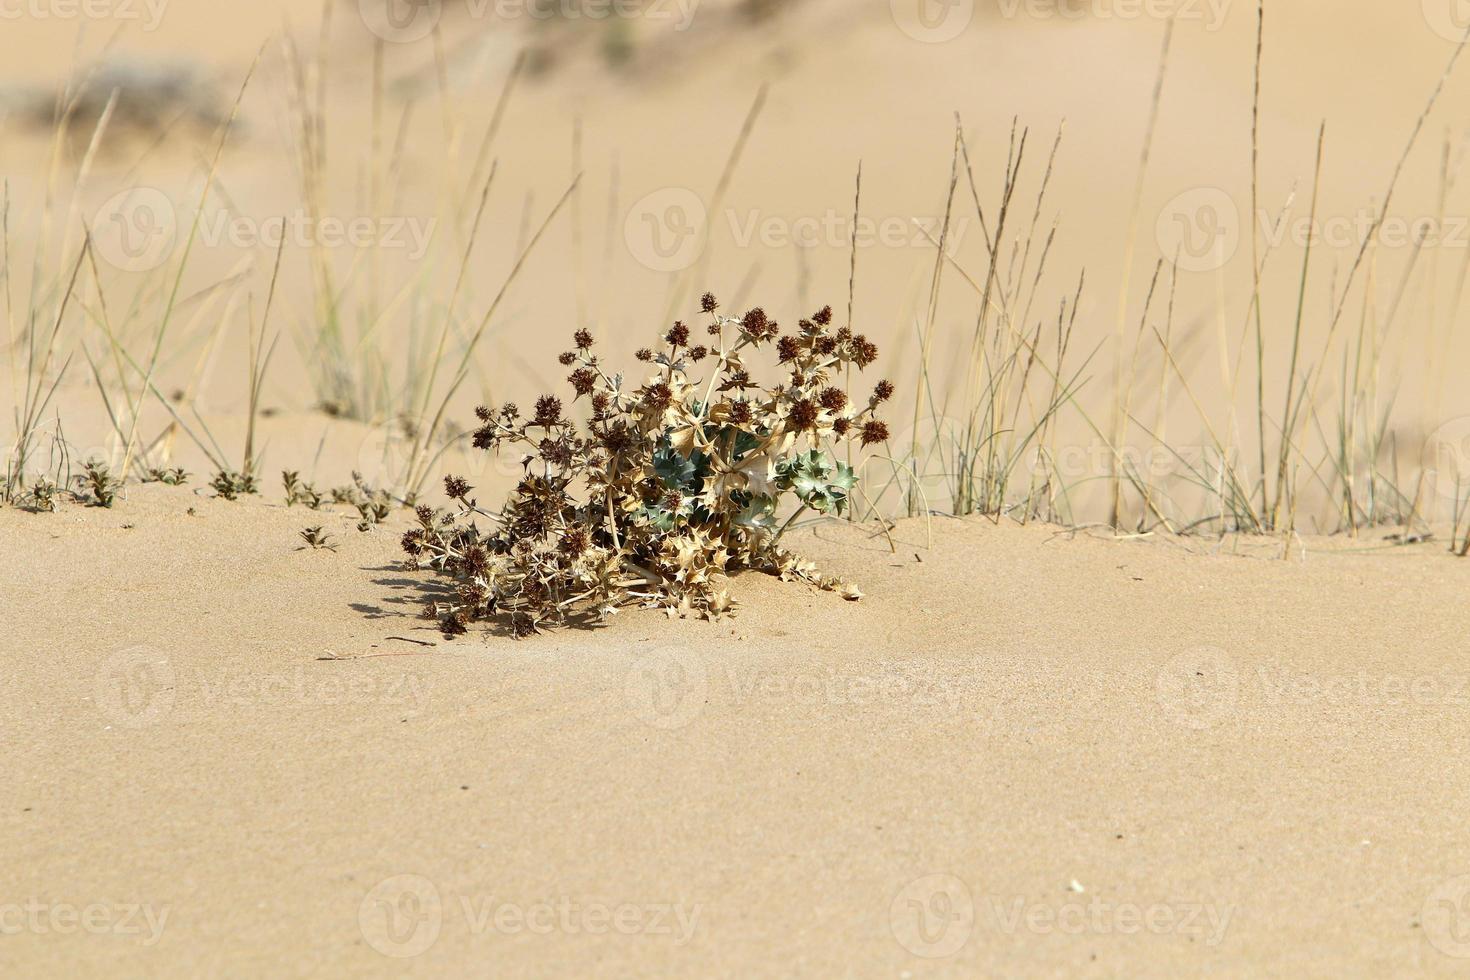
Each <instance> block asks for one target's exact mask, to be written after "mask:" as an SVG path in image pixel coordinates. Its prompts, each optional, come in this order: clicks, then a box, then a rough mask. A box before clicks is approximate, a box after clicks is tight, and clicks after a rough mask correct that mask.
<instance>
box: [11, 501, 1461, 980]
mask: <svg viewBox="0 0 1470 980" xmlns="http://www.w3.org/2000/svg"><path fill="white" fill-rule="evenodd" d="M190 508H192V512H190V510H189V509H190ZM305 518H306V515H305V514H304V513H303V512H302V511H300V510H296V511H288V510H286V509H284V508H283V507H281V506H279V505H272V504H268V503H264V502H261V501H250V502H245V503H241V504H234V505H232V504H227V503H225V502H222V501H217V500H214V499H212V498H209V497H208V496H206V495H195V494H192V493H190V492H189V491H188V490H178V489H168V488H161V487H152V488H144V489H135V490H131V491H130V492H129V494H128V499H127V500H126V501H125V502H122V503H120V504H119V505H118V507H117V508H116V509H114V510H111V511H103V510H84V509H80V508H75V507H69V508H67V509H65V510H63V512H61V513H60V514H57V515H50V516H36V515H30V514H24V513H19V512H15V511H5V512H0V535H3V537H4V539H5V541H6V553H7V555H8V556H10V560H9V561H7V562H6V571H5V582H4V592H5V596H6V602H5V605H6V617H5V618H6V631H5V632H6V638H5V648H6V662H7V663H8V664H9V669H8V670H7V671H6V672H5V674H4V676H3V680H0V693H3V697H4V699H5V703H6V704H7V705H9V706H10V708H9V710H8V711H7V712H6V726H5V728H6V731H5V736H6V753H5V755H6V760H7V761H6V764H5V777H4V778H5V787H6V788H5V793H4V797H3V808H0V842H3V843H0V849H3V860H0V927H3V929H4V933H5V934H4V935H3V937H0V972H4V974H5V975H7V976H17V977H20V976H43V975H50V976H57V975H73V976H80V975H97V974H108V975H126V976H186V975H187V976H245V975H257V976H258V975H266V974H269V975H273V976H306V975H322V974H333V975H343V974H352V975H389V974H397V973H399V972H401V971H404V970H405V969H406V970H407V971H408V972H411V973H415V974H419V975H445V974H450V973H455V974H464V973H472V972H473V973H476V974H480V975H493V976H537V975H540V976H544V975H548V974H551V973H557V974H561V975H599V976H626V975H654V974H669V973H679V974H683V975H717V976H736V975H739V976H752V975H755V976H764V975H792V974H793V973H803V974H808V975H812V974H815V975H827V976H837V975H853V976H857V975H862V976H873V975H890V976H910V975H913V976H927V975H961V974H971V975H973V974H976V973H981V974H987V975H1009V976H1022V975H1061V974H1066V975H1078V974H1081V975H1098V976H1119V975H1128V976H1137V975H1161V976H1179V975H1194V974H1207V973H1213V974H1224V973H1231V974H1235V975H1240V974H1243V973H1251V974H1254V975H1275V976H1287V975H1293V976H1305V975H1315V976H1326V975H1334V976H1340V975H1379V976H1382V975H1385V974H1388V973H1390V972H1395V973H1399V974H1401V975H1402V974H1406V973H1410V972H1423V973H1428V974H1446V975H1449V974H1452V973H1456V972H1462V971H1463V970H1464V968H1465V964H1466V959H1465V957H1467V956H1470V916H1467V915H1466V914H1464V913H1465V912H1466V910H1470V903H1467V902H1466V896H1467V895H1470V877H1462V876H1464V875H1467V873H1470V838H1467V837H1466V835H1465V833H1464V828H1463V814H1464V813H1465V810H1466V806H1467V805H1470V790H1467V786H1470V763H1467V761H1466V758H1465V754H1464V753H1463V752H1462V751H1461V750H1460V748H1459V744H1460V741H1461V735H1462V733H1463V719H1464V716H1465V711H1466V705H1467V703H1470V683H1467V680H1470V666H1467V664H1466V662H1465V658H1464V649H1465V644H1464V639H1463V623H1462V621H1461V617H1460V616H1459V614H1458V609H1459V608H1460V607H1461V598H1462V596H1463V594H1464V592H1465V590H1466V588H1467V586H1470V565H1466V564H1465V563H1463V562H1457V561H1454V560H1452V559H1450V558H1449V557H1448V556H1446V555H1445V554H1444V553H1443V550H1442V548H1441V547H1440V546H1438V545H1423V546H1417V547H1410V548H1399V549H1391V550H1390V549H1385V548H1382V547H1378V545H1380V544H1381V542H1372V541H1369V542H1360V543H1359V544H1358V545H1357V546H1355V547H1349V546H1347V545H1346V544H1345V543H1344V542H1319V541H1309V542H1305V550H1301V549H1298V550H1297V551H1295V552H1294V555H1293V558H1292V559H1291V560H1290V561H1279V560H1268V558H1266V557H1265V556H1262V555H1248V554H1245V553H1240V552H1237V549H1234V548H1231V547H1224V548H1220V549H1215V548H1213V547H1211V548H1206V547H1205V546H1203V545H1199V544H1195V545H1192V546H1190V547H1185V546H1183V545H1180V544H1177V543H1175V542H1169V541H1161V540H1150V541H1113V540H1097V539H1094V538H1090V537H1087V536H1085V535H1070V534H1061V533H1059V532H1057V531H1056V530H1055V529H1052V528H1045V527H1035V526H1033V527H1026V528H1021V527H1016V526H1010V525H1004V526H995V525H991V524H989V523H987V522H981V521H965V522H960V521H953V520H944V521H938V522H936V524H935V532H936V533H935V539H934V540H935V547H933V548H929V547H927V535H928V529H927V528H926V526H925V523H924V522H922V521H910V522H906V523H903V524H901V525H900V526H899V528H897V529H896V531H895V538H896V544H897V552H896V553H891V552H890V551H889V549H888V547H887V545H886V543H885V542H884V541H883V539H882V538H881V537H879V538H877V539H875V538H873V537H872V536H871V534H870V533H869V532H867V531H862V530H858V529H854V528H848V527H836V526H828V527H822V528H817V529H814V530H813V531H809V532H806V533H804V534H803V535H801V537H800V538H799V543H800V547H801V548H802V550H804V551H805V552H807V553H808V554H810V555H811V556H813V557H815V558H818V559H820V560H821V562H822V563H823V564H824V565H825V566H827V567H828V568H830V569H831V570H833V571H836V572H839V573H842V574H845V575H847V576H849V577H851V578H852V579H854V580H855V581H857V582H858V583H860V584H861V586H862V587H863V588H864V589H865V590H866V591H867V592H868V598H867V599H866V600H864V601H863V602H862V603H859V604H857V605H848V604H844V603H842V602H840V601H839V600H837V599H835V598H833V597H831V596H828V595H822V594H814V593H812V592H810V591H807V590H805V589H804V588H801V587H798V586H783V585H781V584H780V583H777V582H774V581H772V580H769V579H766V578H763V577H751V576H746V577H742V578H741V579H740V581H739V583H738V587H737V594H738V596H739V598H740V599H741V600H742V601H743V603H744V606H743V609H742V610H741V612H740V614H739V615H738V616H737V617H736V618H733V619H728V620H725V621H722V622H719V623H715V624H708V623H697V622H678V623H672V624H671V623H668V622H666V621H665V620H664V619H663V617H662V616H658V615H654V614H645V613H637V612H635V613H631V614H627V615H624V616H622V617H620V618H619V619H618V620H617V621H616V622H615V623H614V624H613V625H612V626H610V627H608V628H607V629H605V630H602V631H599V632H596V633H588V632H565V633H560V634H556V635H551V636H547V637H544V638H541V639H537V640H534V641H531V642H521V643H516V642H514V641H511V640H507V639H503V638H499V637H495V636H485V635H475V636H471V637H468V638H463V639H459V640H455V641H453V642H448V641H444V640H443V639H441V638H440V637H439V636H438V635H437V634H436V633H434V632H432V631H431V630H426V629H425V628H424V625H425V624H423V623H422V622H421V621H419V620H417V619H415V618H413V614H414V612H415V611H416V606H417V602H418V601H419V599H420V598H421V596H422V595H423V594H424V593H425V590H426V589H432V587H433V585H432V580H431V579H430V578H429V577H428V576H426V575H423V574H417V573H416V574H408V573H405V572H403V571H400V570H399V569H398V567H397V565H396V554H395V550H396V547H395V545H396V535H395V534H394V533H393V532H392V529H391V528H390V529H385V530H382V531H380V532H377V533H372V534H359V533H358V532H356V531H355V530H354V529H353V528H352V527H351V521H350V520H349V519H348V518H347V517H346V516H344V515H323V516H322V517H321V521H322V522H323V523H325V524H326V525H327V526H328V528H329V530H332V531H333V532H335V534H336V538H337V540H338V541H339V542H340V550H339V551H337V552H336V553H330V552H312V551H302V550H296V546H297V544H298V542H297V540H296V538H295V531H296V530H297V529H298V528H300V527H301V526H302V525H303V524H304V523H306V519H305ZM1369 545H1372V546H1374V547H1373V548H1372V550H1363V549H1365V548H1367V546H1369ZM1217 551H1218V552H1219V553H1214V552H1217ZM1231 552H1237V553H1231ZM18 559H19V560H18ZM408 641H418V642H417V643H415V642H408ZM420 644H433V645H431V646H430V645H420Z"/></svg>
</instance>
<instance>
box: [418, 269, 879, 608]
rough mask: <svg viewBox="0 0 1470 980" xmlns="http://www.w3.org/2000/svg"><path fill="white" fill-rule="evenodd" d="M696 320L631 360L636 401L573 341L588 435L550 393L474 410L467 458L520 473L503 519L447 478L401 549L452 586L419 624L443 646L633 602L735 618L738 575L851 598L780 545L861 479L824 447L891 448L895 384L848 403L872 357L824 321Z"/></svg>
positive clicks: (840, 506)
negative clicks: (448, 506) (759, 364)
mask: <svg viewBox="0 0 1470 980" xmlns="http://www.w3.org/2000/svg"><path fill="white" fill-rule="evenodd" d="M701 305H702V309H703V312H704V313H706V314H708V315H709V318H710V319H709V324H708V326H707V328H706V331H707V335H708V336H707V339H705V338H700V339H698V340H697V339H696V338H695V336H694V331H693V330H692V329H691V328H690V327H688V326H687V325H685V324H684V323H682V322H681V323H675V324H674V325H673V327H672V328H671V329H670V330H669V331H668V332H667V333H666V334H665V336H664V337H663V343H662V345H661V346H660V348H659V349H658V350H657V351H654V350H650V349H644V350H641V351H639V352H638V355H637V356H638V359H639V360H640V361H642V362H644V363H645V364H648V365H650V368H651V370H650V373H649V374H648V375H647V376H646V377H645V379H644V380H643V382H642V383H641V384H637V385H636V386H635V384H634V383H630V382H627V381H625V380H624V378H623V376H622V375H621V374H610V373H609V368H608V367H607V366H606V365H605V364H604V363H603V362H602V360H601V358H600V357H599V356H598V355H597V354H595V353H593V338H592V336H591V334H590V333H589V332H588V331H586V330H579V331H577V333H576V335H575V338H574V345H575V349H573V350H571V351H568V352H567V353H565V354H563V355H561V363H562V365H563V366H564V367H567V368H570V369H571V374H570V375H569V376H568V378H567V382H568V383H569V384H570V385H571V387H572V390H573V392H574V393H575V398H576V400H577V401H581V400H582V399H586V400H587V402H588V404H589V407H590V416H589V418H588V420H587V422H586V423H585V425H579V424H578V423H577V422H575V421H573V420H572V419H571V418H569V417H568V415H567V413H566V410H565V408H564V406H563V404H562V401H561V399H560V398H558V397H556V396H555V395H550V394H548V395H543V396H542V397H541V398H539V399H538V400H537V402H536V405H535V408H534V410H533V411H532V412H531V413H530V414H529V415H524V416H523V415H522V414H521V412H520V410H519V409H518V408H517V407H516V406H515V405H509V404H508V405H502V406H501V407H500V408H498V409H489V408H481V409H478V410H477V415H478V417H479V420H480V423H481V428H480V429H479V430H478V431H477V432H476V433H475V436H474V444H475V446H476V447H477V448H480V449H485V450H489V451H492V452H494V451H515V450H519V451H520V452H521V453H522V459H521V461H522V464H523V466H524V468H525V476H524V478H523V479H522V480H521V482H520V483H519V485H518V486H517V487H516V488H515V490H514V492H513V493H512V494H511V496H510V498H509V499H508V500H507V501H506V502H505V504H504V505H503V506H502V507H501V508H500V509H499V510H498V511H493V512H492V511H487V510H483V509H481V507H480V506H479V505H478V504H477V503H476V501H475V500H474V499H473V498H472V497H471V494H472V493H473V488H471V487H470V486H469V485H468V484H467V483H466V482H465V481H464V480H462V479H459V478H457V477H453V476H451V477H448V478H446V480H445V489H446V491H447V492H448V494H449V496H450V497H451V498H452V499H453V500H454V501H455V502H456V503H457V505H458V508H459V513H458V514H445V513H442V512H436V511H434V510H432V509H430V508H428V507H423V506H421V507H419V508H418V509H417V513H418V521H419V526H418V527H416V528H414V529H413V530H410V531H409V532H408V533H407V534H405V535H404V538H403V547H404V550H405V551H406V552H407V553H408V555H409V563H410V565H411V566H412V567H427V568H433V569H436V570H438V571H442V572H444V573H446V574H448V575H450V576H452V577H453V578H454V579H455V580H456V582H457V586H458V588H457V597H456V598H455V599H454V600H453V601H451V602H433V603H431V604H430V605H429V607H428V609H427V614H428V615H429V616H430V617H433V618H436V619H438V620H439V622H440V624H441V625H442V627H443V629H444V630H445V631H446V632H448V633H459V632H464V630H465V629H466V627H468V626H469V625H470V624H471V623H473V622H476V621H481V620H499V621H500V622H501V623H502V624H503V625H505V626H508V627H509V629H510V631H511V632H512V633H513V634H514V635H516V636H528V635H531V634H533V633H537V632H539V631H540V630H541V629H543V628H544V627H547V626H551V625H563V624H566V623H568V622H570V621H572V620H573V619H574V618H581V619H588V618H592V619H598V618H605V617H607V616H610V615H612V614H613V613H615V612H616V611H617V610H618V609H619V608H620V607H624V606H633V605H636V606H643V607H650V608H659V609H664V610H666V611H667V612H668V613H669V614H670V615H671V616H702V617H706V618H714V617H717V616H719V615H721V614H722V613H725V612H727V611H729V610H730V609H731V607H732V599H731V597H730V592H729V587H728V579H727V576H728V574H729V573H730V572H733V571H736V570H738V569H755V570H759V571H764V572H768V573H770V574H773V575H777V576H779V577H780V578H782V579H787V580H801V581H805V582H808V583H810V584H812V585H815V586H817V587H819V588H821V589H825V590H828V591H835V592H839V593H841V594H842V595H843V596H844V597H846V598H848V599H854V600H855V599H858V598H860V596H861V593H859V592H858V591H857V590H856V589H854V588H852V587H851V586H848V585H846V584H845V583H843V582H841V581H840V580H838V579H835V578H831V577H828V576H826V575H823V574H821V573H819V572H818V571H817V570H816V568H815V567H814V566H813V565H812V564H811V563H809V562H807V561H804V560H802V559H801V558H799V557H798V556H796V555H795V554H793V553H791V552H790V551H787V550H786V549H785V548H783V547H782V546H781V541H782V538H783V537H784V535H785V534H786V532H787V531H788V530H789V529H790V528H791V527H792V526H793V525H794V524H795V523H796V521H797V520H798V519H799V518H801V517H802V516H803V515H806V514H809V513H814V514H821V515H832V516H837V515H842V514H845V513H846V512H847V511H848V509H849V506H850V504H851V501H852V497H853V494H854V492H855V490H856V488H857V475H856V473H855V471H854V469H853V467H852V466H850V465H848V464H847V463H845V462H843V461H841V460H839V459H838V458H837V455H836V454H835V452H834V451H833V450H834V448H835V445H836V443H837V442H839V441H845V440H846V439H848V438H849V437H852V438H854V439H856V440H858V441H859V442H860V443H861V444H862V445H863V446H868V445H872V444H874V443H882V442H885V441H886V440H887V438H888V430H887V427H886V426H885V425H884V423H883V422H881V421H879V420H878V418H877V417H876V413H877V410H878V407H879V406H880V405H881V404H882V403H883V402H885V401H887V400H888V399H889V398H890V397H891V396H892V394H893V386H892V385H891V384H889V383H888V382H887V381H881V382H879V383H878V385H877V387H876V388H875V389H874V391H873V392H872V394H871V395H870V396H868V397H867V398H866V399H864V400H862V401H854V400H853V399H852V398H851V397H850V395H849V394H848V392H847V390H845V386H843V385H842V384H841V383H840V382H839V379H843V378H845V377H847V374H848V370H849V368H857V369H858V370H862V369H864V368H866V367H868V366H869V365H870V364H872V363H873V361H874V360H875V359H876V358H877V356H878V350H877V347H876V346H874V345H873V344H872V343H871V342H870V341H868V340H867V339H866V338H865V337H863V336H861V335H855V334H853V333H852V331H851V330H850V329H848V328H846V327H840V328H834V327H833V326H832V311H831V309H830V308H829V309H823V310H822V311H821V312H819V313H817V314H816V315H814V316H813V317H812V318H811V319H809V320H802V321H801V323H800V325H799V326H798V328H797V329H796V330H794V331H791V332H788V333H784V334H783V333H782V331H781V328H780V326H779V325H778V324H777V323H776V322H775V321H774V320H771V319H770V318H768V317H767V315H766V314H765V312H764V311H762V310H760V309H753V310H751V311H750V312H748V313H746V314H745V315H744V316H743V317H740V318H735V317H728V316H724V315H721V314H720V313H719V312H718V310H719V305H718V303H717V302H716V301H715V298H714V297H713V296H710V295H706V296H705V297H704V300H703V302H702V304H701ZM769 353H773V354H774V355H775V356H774V360H775V361H776V362H777V367H778V369H779V370H781V371H783V372H785V375H784V377H783V378H782V380H781V381H780V382H778V383H776V384H773V385H766V384H763V383H761V382H760V381H758V380H757V379H756V378H755V377H754V376H753V375H752V373H751V372H752V369H753V365H752V364H751V363H750V361H751V360H752V359H753V355H756V354H769ZM701 366H704V367H706V368H707V374H706V375H705V377H702V378H701V377H699V374H700V368H701ZM783 505H789V507H790V512H789V513H788V514H786V515H785V516H784V519H783V518H782V517H781V516H780V514H781V512H782V510H783ZM476 518H484V519H487V520H489V521H490V522H491V524H492V525H493V526H492V527H491V528H490V529H488V530H481V529H480V528H479V527H478V526H477V525H476V523H475V519H476Z"/></svg>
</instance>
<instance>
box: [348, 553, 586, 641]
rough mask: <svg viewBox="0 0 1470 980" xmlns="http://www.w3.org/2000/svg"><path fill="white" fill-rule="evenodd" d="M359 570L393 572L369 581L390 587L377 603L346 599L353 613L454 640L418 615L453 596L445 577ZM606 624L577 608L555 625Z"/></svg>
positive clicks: (489, 628)
mask: <svg viewBox="0 0 1470 980" xmlns="http://www.w3.org/2000/svg"><path fill="white" fill-rule="evenodd" d="M363 571H367V572H392V573H395V574H394V575H391V576H382V577H378V578H374V579H373V580H372V583H373V585H376V586H379V587H380V588H383V589H387V590H391V591H389V592H388V593H387V594H385V595H384V596H383V597H382V598H381V599H379V600H378V603H379V604H376V605H375V604H373V603H368V602H350V603H348V604H347V605H348V608H350V609H351V610H352V611H353V612H356V613H358V614H360V615H362V616H364V617H365V618H367V619H411V620H414V621H415V623H416V626H415V629H422V630H426V631H432V632H434V633H437V634H439V635H440V636H442V637H444V638H445V639H454V637H453V636H450V635H447V634H445V633H444V631H443V630H442V629H441V628H440V626H439V624H438V623H437V622H435V621H433V620H431V619H426V618H425V617H424V616H423V615H422V613H423V610H424V609H425V608H427V607H428V606H429V605H430V604H431V603H435V602H448V601H451V600H453V599H454V597H455V594H456V593H455V589H454V586H453V584H452V583H450V582H449V581H448V580H447V579H444V578H442V577H440V576H437V575H424V577H422V578H413V577H411V576H410V574H409V573H406V572H405V571H404V569H402V568H401V567H398V566H395V565H376V566H372V567H369V568H364V569H363ZM386 607H398V608H397V609H392V608H386ZM480 625H481V626H483V627H484V629H483V631H480V632H479V635H481V636H483V637H494V638H496V639H515V632H514V630H512V629H511V627H510V625H509V624H508V623H505V622H502V621H500V620H499V619H495V620H482V621H481V623H480ZM607 626H608V624H607V623H606V622H603V621H601V620H600V619H599V618H598V617H597V615H596V614H595V613H592V612H580V611H579V612H576V613H572V614H569V615H568V616H567V618H566V621H565V622H564V623H560V624H558V629H559V630H562V629H565V630H571V631H575V632H588V633H591V632H595V631H597V630H600V629H603V628H606V627H607ZM472 635H474V634H472Z"/></svg>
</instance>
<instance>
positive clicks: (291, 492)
mask: <svg viewBox="0 0 1470 980" xmlns="http://www.w3.org/2000/svg"><path fill="white" fill-rule="evenodd" d="M281 485H282V486H283V487H284V489H285V491H286V506H287V507H295V506H296V505H298V504H300V505H301V506H302V507H305V508H306V509H307V510H321V508H322V505H323V504H324V503H326V502H327V501H326V498H325V497H323V496H322V495H321V493H320V491H318V490H317V488H316V487H314V486H312V485H311V484H310V483H302V482H301V474H300V473H298V472H296V471H295V470H285V471H283V472H282V473H281Z"/></svg>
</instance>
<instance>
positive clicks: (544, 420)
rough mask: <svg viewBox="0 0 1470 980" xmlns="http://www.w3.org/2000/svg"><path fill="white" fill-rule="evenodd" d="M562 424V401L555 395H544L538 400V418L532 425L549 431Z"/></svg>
mask: <svg viewBox="0 0 1470 980" xmlns="http://www.w3.org/2000/svg"><path fill="white" fill-rule="evenodd" d="M560 422H561V399H560V398H557V397H556V396H555V395H542V396H541V397H540V398H538V399H536V417H535V418H534V419H532V421H531V424H532V425H535V426H540V427H541V428H544V429H549V428H551V427H552V426H554V425H558V424H560Z"/></svg>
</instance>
